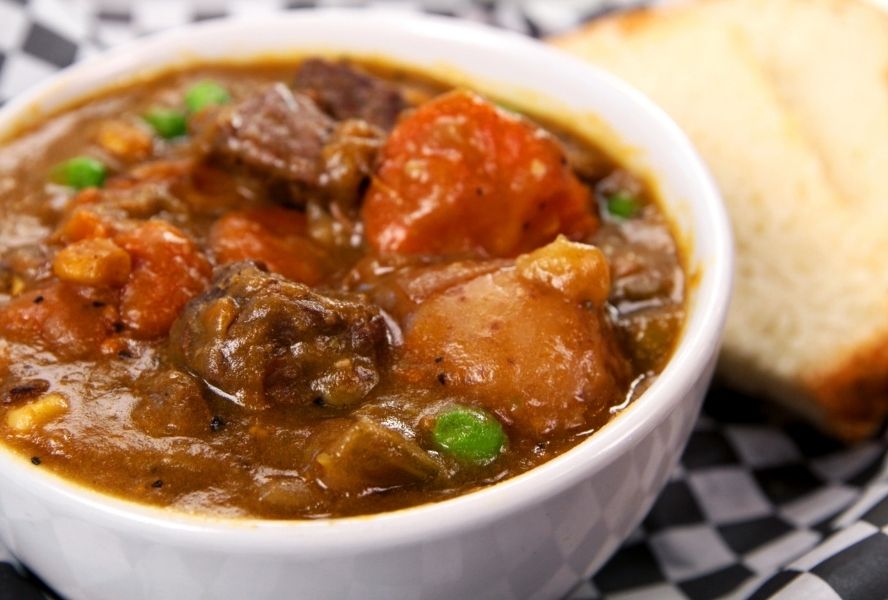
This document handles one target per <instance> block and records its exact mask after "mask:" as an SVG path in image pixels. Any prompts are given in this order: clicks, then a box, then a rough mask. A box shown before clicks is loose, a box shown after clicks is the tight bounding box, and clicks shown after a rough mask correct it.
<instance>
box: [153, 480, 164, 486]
mask: <svg viewBox="0 0 888 600" xmlns="http://www.w3.org/2000/svg"><path fill="white" fill-rule="evenodd" d="M151 487H153V488H162V487H163V480H162V479H158V480H156V481H155V482H154V483H152V484H151Z"/></svg>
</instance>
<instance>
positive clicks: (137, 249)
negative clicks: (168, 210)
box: [115, 221, 212, 338]
mask: <svg viewBox="0 0 888 600" xmlns="http://www.w3.org/2000/svg"><path fill="white" fill-rule="evenodd" d="M115 242H116V243H117V244H118V245H119V246H121V247H122V248H123V249H124V250H126V251H127V252H129V254H130V257H131V258H132V273H131V274H130V277H129V281H128V282H127V284H126V285H125V286H124V288H123V292H122V294H121V298H120V315H121V319H122V321H123V323H124V324H125V325H126V326H127V328H128V329H129V330H130V331H131V332H132V333H133V334H134V335H135V336H136V337H141V338H154V337H160V336H163V335H166V333H167V332H168V331H169V329H170V326H171V325H172V324H173V321H174V320H175V319H176V317H177V316H179V313H180V312H181V310H182V308H184V307H185V304H186V303H187V302H188V301H189V300H190V299H191V298H193V297H194V296H196V295H197V294H199V293H200V292H202V291H203V290H204V289H205V288H206V286H207V284H208V282H209V277H210V273H211V271H212V269H211V267H210V263H209V261H207V259H206V257H204V256H203V254H201V252H200V251H199V249H198V247H197V245H196V244H195V243H194V242H193V241H192V240H191V239H190V238H189V237H188V236H186V235H185V234H184V233H183V232H182V231H180V230H179V229H178V228H176V227H174V226H172V225H170V224H168V223H165V222H163V221H146V222H145V223H142V224H141V225H139V226H138V227H136V228H134V229H132V230H131V231H128V232H124V233H121V234H120V235H118V236H117V237H116V238H115Z"/></svg>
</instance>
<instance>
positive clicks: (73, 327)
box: [0, 281, 118, 359]
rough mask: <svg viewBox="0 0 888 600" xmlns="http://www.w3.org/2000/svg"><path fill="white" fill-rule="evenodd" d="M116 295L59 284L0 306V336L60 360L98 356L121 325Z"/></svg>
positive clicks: (113, 291) (56, 283)
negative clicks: (41, 350) (117, 325)
mask: <svg viewBox="0 0 888 600" xmlns="http://www.w3.org/2000/svg"><path fill="white" fill-rule="evenodd" d="M117 295H118V294H117V292H116V291H115V290H111V289H109V288H94V287H84V286H76V285H70V284H67V283H64V282H61V281H56V282H54V283H52V284H50V285H48V286H44V287H41V288H38V289H35V290H30V291H27V292H23V293H22V294H20V295H19V296H16V297H15V298H13V299H12V300H10V301H9V302H8V303H7V304H6V305H3V306H0V336H3V337H6V338H8V339H10V340H17V341H21V342H24V343H28V344H35V345H40V346H42V347H44V348H46V349H47V350H49V351H50V352H53V353H54V354H56V355H57V356H59V357H61V358H71V359H74V358H83V357H86V356H90V355H96V354H98V353H99V352H100V351H101V347H102V343H103V342H104V341H105V340H106V339H108V338H109V337H111V336H112V335H113V334H114V326H115V323H117V322H118V313H117V308H116V303H117Z"/></svg>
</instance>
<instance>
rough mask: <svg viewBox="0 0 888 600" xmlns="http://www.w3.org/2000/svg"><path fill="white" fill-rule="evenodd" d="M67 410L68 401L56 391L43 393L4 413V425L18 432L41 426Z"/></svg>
mask: <svg viewBox="0 0 888 600" xmlns="http://www.w3.org/2000/svg"><path fill="white" fill-rule="evenodd" d="M66 410H68V401H67V400H65V397H64V396H62V395H61V394H57V393H54V392H53V393H49V394H44V395H42V396H40V397H39V398H37V399H36V400H34V401H33V402H30V403H28V404H25V405H24V406H19V407H17V408H13V409H12V410H10V411H9V412H7V413H6V426H7V427H9V428H10V429H13V430H14V431H17V432H19V433H27V432H29V431H31V430H32V429H34V428H36V427H42V426H43V425H45V424H47V423H49V422H50V421H52V420H53V419H56V418H58V417H60V416H62V415H63V414H64V413H65V411H66Z"/></svg>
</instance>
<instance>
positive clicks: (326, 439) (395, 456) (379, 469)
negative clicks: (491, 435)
mask: <svg viewBox="0 0 888 600" xmlns="http://www.w3.org/2000/svg"><path fill="white" fill-rule="evenodd" d="M311 445H316V446H317V447H318V448H319V449H318V450H317V453H316V455H315V457H314V463H313V466H314V468H315V469H316V470H317V471H318V475H317V477H318V479H319V480H320V481H321V482H322V483H323V484H324V486H325V487H326V488H327V489H330V490H333V491H335V492H341V493H353V494H361V493H366V492H367V491H371V490H385V489H390V488H394V487H402V486H405V485H410V484H415V483H421V482H423V481H428V480H430V479H434V477H435V476H436V475H437V474H438V471H439V470H440V467H439V466H438V463H436V462H435V461H434V460H433V459H432V458H431V457H430V456H429V455H428V454H427V453H426V452H425V451H424V450H423V449H422V448H420V447H419V445H418V444H417V443H416V442H414V441H412V440H409V439H407V438H406V437H404V436H403V435H401V434H400V433H398V432H396V431H392V430H391V429H386V428H385V427H383V426H382V425H379V424H378V423H376V422H375V421H373V420H372V419H370V418H368V417H363V416H362V417H358V418H357V419H332V420H329V421H327V422H326V423H324V425H323V426H322V427H321V428H319V431H318V433H317V434H316V435H315V437H314V438H313V439H312V441H311Z"/></svg>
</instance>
